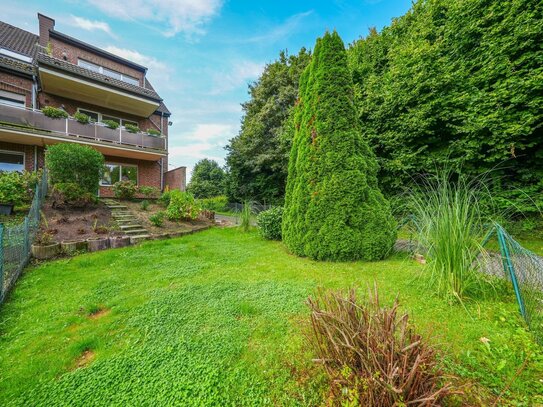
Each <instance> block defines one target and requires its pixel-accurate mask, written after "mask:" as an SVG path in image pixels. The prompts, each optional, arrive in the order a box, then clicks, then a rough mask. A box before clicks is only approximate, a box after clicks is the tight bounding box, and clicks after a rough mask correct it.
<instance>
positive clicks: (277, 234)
mask: <svg viewBox="0 0 543 407" xmlns="http://www.w3.org/2000/svg"><path fill="white" fill-rule="evenodd" d="M256 221H257V224H258V228H259V230H260V234H261V235H262V237H263V238H264V239H268V240H281V223H282V222H283V208H282V207H281V206H276V207H275V208H271V209H268V210H267V211H263V212H260V213H259V214H258V216H257V218H256Z"/></svg>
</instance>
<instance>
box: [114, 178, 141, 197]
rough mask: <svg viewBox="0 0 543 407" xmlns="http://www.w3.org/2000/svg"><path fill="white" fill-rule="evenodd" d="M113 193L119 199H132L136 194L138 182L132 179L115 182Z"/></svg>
mask: <svg viewBox="0 0 543 407" xmlns="http://www.w3.org/2000/svg"><path fill="white" fill-rule="evenodd" d="M113 194H114V195H115V198H118V199H132V198H134V195H136V184H134V182H132V181H119V182H116V183H115V184H113Z"/></svg>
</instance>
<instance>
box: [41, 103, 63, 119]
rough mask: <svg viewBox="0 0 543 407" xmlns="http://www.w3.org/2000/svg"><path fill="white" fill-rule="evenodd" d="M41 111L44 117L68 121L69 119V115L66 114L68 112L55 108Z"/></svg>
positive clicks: (49, 107) (47, 107)
mask: <svg viewBox="0 0 543 407" xmlns="http://www.w3.org/2000/svg"><path fill="white" fill-rule="evenodd" d="M41 111H42V113H43V114H44V115H46V116H47V117H50V118H52V119H67V118H68V113H66V111H64V110H62V109H59V108H56V107H53V106H45V107H44V108H43V109H41Z"/></svg>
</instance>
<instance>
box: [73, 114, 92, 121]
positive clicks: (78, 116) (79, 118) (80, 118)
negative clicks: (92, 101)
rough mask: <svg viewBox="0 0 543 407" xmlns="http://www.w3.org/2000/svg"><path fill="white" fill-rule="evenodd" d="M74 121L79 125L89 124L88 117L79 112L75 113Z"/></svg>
mask: <svg viewBox="0 0 543 407" xmlns="http://www.w3.org/2000/svg"><path fill="white" fill-rule="evenodd" d="M74 119H75V120H77V121H78V122H79V123H81V124H89V123H90V122H91V119H90V117H89V116H87V115H86V114H84V113H81V112H76V113H75V114H74Z"/></svg>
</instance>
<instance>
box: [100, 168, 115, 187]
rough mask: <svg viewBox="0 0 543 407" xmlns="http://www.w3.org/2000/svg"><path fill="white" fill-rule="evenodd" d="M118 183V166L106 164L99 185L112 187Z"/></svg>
mask: <svg viewBox="0 0 543 407" xmlns="http://www.w3.org/2000/svg"><path fill="white" fill-rule="evenodd" d="M117 181H119V166H118V165H114V164H106V165H105V166H104V175H102V180H101V181H100V183H101V184H102V185H113V184H114V183H116V182H117Z"/></svg>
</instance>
